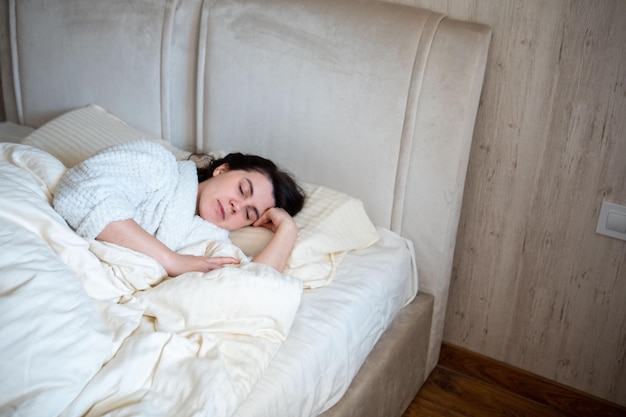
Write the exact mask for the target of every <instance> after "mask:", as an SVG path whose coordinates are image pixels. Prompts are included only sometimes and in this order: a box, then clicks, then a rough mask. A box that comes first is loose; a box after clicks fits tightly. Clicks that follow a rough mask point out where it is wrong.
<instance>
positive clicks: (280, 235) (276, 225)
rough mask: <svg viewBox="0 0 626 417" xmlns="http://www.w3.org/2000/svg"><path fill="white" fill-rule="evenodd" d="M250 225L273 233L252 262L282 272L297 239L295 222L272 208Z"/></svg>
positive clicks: (279, 209) (277, 209)
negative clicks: (264, 228)
mask: <svg viewBox="0 0 626 417" xmlns="http://www.w3.org/2000/svg"><path fill="white" fill-rule="evenodd" d="M252 225H253V226H256V227H266V228H268V229H270V230H271V231H272V232H274V236H273V237H272V239H271V240H270V241H269V242H268V243H267V245H266V246H265V247H264V248H263V249H262V250H261V251H260V252H259V253H258V254H257V256H255V257H254V259H253V261H254V262H257V263H262V264H265V265H269V266H271V267H272V268H274V269H276V270H277V271H279V272H283V271H284V270H285V267H286V266H287V261H288V260H289V255H291V251H292V250H293V247H294V245H295V244H296V239H297V238H298V226H297V225H296V222H295V221H294V220H293V218H292V217H291V216H290V215H289V213H287V212H286V211H285V210H283V209H281V208H276V207H273V208H270V209H269V210H266V211H265V213H263V214H262V215H261V217H259V219H258V220H257V221H255V222H254V223H253V224H252Z"/></svg>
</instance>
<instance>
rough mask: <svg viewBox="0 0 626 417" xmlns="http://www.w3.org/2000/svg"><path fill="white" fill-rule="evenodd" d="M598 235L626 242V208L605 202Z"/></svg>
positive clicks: (597, 230)
mask: <svg viewBox="0 0 626 417" xmlns="http://www.w3.org/2000/svg"><path fill="white" fill-rule="evenodd" d="M596 233H599V234H601V235H606V236H610V237H614V238H616V239H622V240H626V207H625V206H620V205H618V204H613V203H607V202H606V201H603V202H602V207H601V208H600V216H599V217H598V225H597V226H596Z"/></svg>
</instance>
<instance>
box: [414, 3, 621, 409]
mask: <svg viewBox="0 0 626 417" xmlns="http://www.w3.org/2000/svg"><path fill="white" fill-rule="evenodd" d="M403 2H404V3H407V4H412V5H417V6H422V7H426V8H430V9H433V10H437V11H441V12H444V13H447V14H449V15H450V16H452V17H456V18H461V19H467V20H472V21H478V22H481V23H486V24H488V25H490V26H491V27H492V28H493V40H492V47H491V51H490V58H489V64H488V68H487V75H486V81H485V87H484V91H483V97H482V101H481V107H480V110H479V116H478V121H477V126H476V131H475V137H474V143H473V147H472V154H471V160H470V166H469V172H468V180H467V184H466V194H465V199H464V204H463V213H462V217H461V228H460V231H459V236H458V242H457V251H456V256H455V263H454V265H455V267H454V275H453V282H452V285H451V290H450V291H451V294H450V300H449V304H448V313H447V319H446V329H445V335H444V339H445V340H446V341H447V342H449V343H453V344H455V345H459V346H462V347H465V348H468V349H470V350H472V351H475V352H479V353H482V354H484V355H487V356H490V357H492V358H495V359H498V360H502V361H505V362H507V363H509V364H512V365H515V366H518V367H521V368H523V369H526V370H528V371H530V372H533V373H536V374H539V375H542V376H545V377H547V378H550V379H553V380H556V381H558V382H561V383H563V384H566V385H568V386H571V387H574V388H577V389H580V390H583V391H586V392H588V393H591V394H594V395H597V396H600V397H603V398H606V399H609V400H612V401H614V402H618V403H621V404H624V405H626V365H625V363H624V362H625V360H626V242H624V241H621V240H616V239H612V238H609V237H604V236H601V235H598V234H596V233H595V227H596V223H597V219H598V213H599V209H600V204H601V201H602V200H606V201H609V202H614V203H618V204H622V205H626V1H622V0H593V1H590V0H572V1H566V0H560V1H559V0H550V1H545V0H447V1H444V0H404V1H403ZM462 70H463V69H462V68H459V71H462Z"/></svg>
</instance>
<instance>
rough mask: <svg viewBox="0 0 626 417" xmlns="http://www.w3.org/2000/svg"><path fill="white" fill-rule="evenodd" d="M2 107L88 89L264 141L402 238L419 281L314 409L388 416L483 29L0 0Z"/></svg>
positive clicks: (72, 102) (163, 133)
mask: <svg viewBox="0 0 626 417" xmlns="http://www.w3.org/2000/svg"><path fill="white" fill-rule="evenodd" d="M0 19H2V24H0V71H1V72H0V75H1V78H2V99H3V106H4V110H5V113H6V119H7V120H8V121H11V122H14V123H17V124H21V125H27V126H31V127H38V126H41V125H42V124H44V123H45V122H47V121H49V120H50V119H52V118H54V117H56V116H58V115H60V114H62V113H64V112H66V111H68V110H71V109H74V108H77V107H81V106H85V105H88V104H98V105H100V106H102V107H104V108H105V109H107V110H108V111H109V112H111V113H113V114H114V115H116V116H118V117H120V118H121V119H123V120H124V121H126V122H127V123H129V124H130V125H132V126H133V127H135V128H138V129H141V130H145V131H147V132H149V133H152V134H154V135H156V136H159V137H163V138H165V139H166V140H168V141H170V142H171V143H172V144H174V145H176V146H178V147H181V148H184V149H186V150H197V151H203V150H209V149H220V150H240V151H245V152H253V153H258V154H261V155H265V156H268V157H270V158H272V159H274V160H275V161H277V162H278V163H279V164H281V165H283V166H284V167H286V168H287V169H289V170H290V171H292V172H293V173H294V174H295V175H296V176H297V177H298V178H299V179H301V180H303V181H307V182H314V183H320V184H324V185H327V186H330V187H332V188H335V189H338V190H341V191H344V192H347V193H349V194H351V195H354V196H356V197H358V198H360V199H361V200H363V202H364V204H365V206H366V208H367V210H368V212H369V214H370V216H371V218H372V220H373V221H374V223H375V224H377V225H380V226H385V227H387V228H389V229H391V230H393V231H396V232H398V233H400V234H401V235H403V236H405V237H408V238H410V239H411V240H412V242H413V243H414V246H415V252H416V259H417V268H418V273H419V287H420V293H419V295H418V296H417V298H416V299H415V300H414V301H413V302H412V303H411V304H410V305H408V306H407V307H405V308H404V309H403V310H402V311H401V312H400V313H399V315H398V316H397V318H396V319H395V321H394V323H393V325H392V326H391V327H390V328H389V329H388V330H387V332H386V333H385V334H384V335H383V337H382V339H381V340H380V341H379V342H378V344H377V345H376V347H375V349H374V350H373V351H372V353H371V355H370V356H369V358H368V359H367V361H366V362H365V364H364V365H363V367H362V369H361V371H360V372H359V374H358V375H357V377H356V378H355V379H354V381H353V383H352V385H351V387H350V388H349V390H348V391H347V393H346V394H345V396H344V397H343V399H342V400H341V401H339V403H337V404H336V405H335V406H334V407H332V408H330V409H329V410H327V411H326V412H324V413H323V414H322V415H323V416H324V417H331V416H360V417H363V416H386V417H388V416H400V415H402V413H403V411H404V410H405V408H406V407H407V405H408V404H409V403H410V401H411V400H412V398H413V397H414V395H415V393H416V392H417V391H418V389H419V387H420V386H421V385H422V383H423V382H424V380H425V379H426V377H427V376H428V374H429V373H430V372H431V371H432V369H433V368H434V366H435V365H436V363H437V359H438V355H439V347H440V344H441V340H442V333H443V325H444V317H445V311H446V302H447V294H448V288H449V284H450V276H451V269H452V260H453V254H454V245H455V240H456V232H457V226H458V222H459V215H460V211H461V201H462V195H463V188H464V182H465V173H466V168H467V164H468V157H469V150H470V145H471V139H472V134H473V128H474V121H475V117H476V112H477V108H478V103H479V97H480V92H481V88H482V83H483V75H484V69H485V65H486V60H487V53H488V47H489V42H490V38H491V32H490V29H489V28H488V27H486V26H484V25H481V24H476V23H468V22H461V21H456V20H452V19H449V18H447V17H445V16H443V15H440V14H437V13H432V12H429V11H426V10H422V9H417V8H411V7H408V6H402V5H398V4H390V3H382V2H371V1H361V0H204V1H203V0H161V1H148V0H146V1H132V2H128V1H126V0H108V1H106V2H103V1H99V0H46V1H43V0H20V1H17V0H1V1H0Z"/></svg>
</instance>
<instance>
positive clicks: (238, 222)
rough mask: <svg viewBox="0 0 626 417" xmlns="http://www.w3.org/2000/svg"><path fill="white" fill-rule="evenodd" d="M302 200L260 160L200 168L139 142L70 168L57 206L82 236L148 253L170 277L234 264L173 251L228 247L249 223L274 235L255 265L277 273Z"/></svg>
mask: <svg viewBox="0 0 626 417" xmlns="http://www.w3.org/2000/svg"><path fill="white" fill-rule="evenodd" d="M304 198H305V196H304V193H303V191H302V189H301V188H300V187H299V186H298V185H297V183H296V182H295V181H294V179H293V178H292V177H291V176H290V175H289V174H288V173H286V172H284V171H281V170H280V169H278V167H277V166H276V165H275V164H274V163H273V162H272V161H269V160H267V159H264V158H261V157H259V156H255V155H244V154H240V153H233V154H228V155H226V156H225V157H224V158H222V159H218V160H214V161H212V163H211V164H210V165H209V166H208V167H206V168H198V167H197V166H196V164H195V163H194V162H192V161H177V160H176V159H175V157H174V155H173V154H172V153H171V152H170V151H168V150H167V149H165V148H164V147H163V146H161V145H159V144H158V143H155V142H150V141H144V140H141V141H134V142H129V143H125V144H122V145H117V146H113V147H110V148H107V149H105V150H103V151H101V152H99V153H97V154H95V155H94V156H92V157H91V158H89V159H87V160H85V161H83V162H81V163H80V164H78V165H76V166H74V167H73V168H71V169H69V170H68V171H67V173H66V174H65V175H64V177H63V178H62V179H61V181H60V182H59V185H58V187H57V189H56V190H55V193H54V208H55V209H56V211H57V212H58V213H59V214H61V216H63V218H64V219H65V220H66V221H67V222H68V223H69V225H70V226H71V227H72V228H74V230H76V232H77V233H78V234H79V235H81V236H83V237H85V238H87V239H94V238H95V239H98V240H100V241H104V242H110V243H114V244H117V245H120V246H124V247H127V248H129V249H132V250H135V251H137V252H141V253H143V254H145V255H148V256H150V257H152V258H154V259H156V260H157V261H158V262H159V263H160V264H161V265H162V266H163V268H164V269H165V271H166V272H167V274H168V275H169V276H172V277H174V276H178V275H180V274H182V273H184V272H190V271H199V272H208V271H211V270H213V269H217V268H221V267H222V266H224V265H227V264H236V263H238V262H239V261H238V260H237V259H235V258H230V257H204V256H193V255H184V254H180V253H177V252H176V251H177V250H178V249H180V248H182V247H184V246H186V245H187V244H190V243H194V242H198V241H200V240H210V241H224V242H228V232H229V231H231V230H235V229H239V228H241V227H244V226H249V225H253V226H263V227H267V228H269V229H270V230H272V231H273V232H274V235H273V237H272V239H271V240H270V241H269V243H268V244H267V245H266V246H265V248H264V249H263V250H262V251H260V252H259V253H258V254H257V255H256V256H255V258H254V259H253V261H254V262H259V263H264V264H266V265H269V266H271V267H273V268H275V269H276V270H278V271H280V272H282V271H283V270H284V268H285V266H286V264H287V260H288V258H289V255H290V253H291V250H292V249H293V246H294V244H295V241H296V238H297V233H298V231H297V227H296V224H295V222H294V220H293V218H292V216H294V215H295V214H296V213H298V212H299V211H300V210H301V209H302V206H303V204H304Z"/></svg>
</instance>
